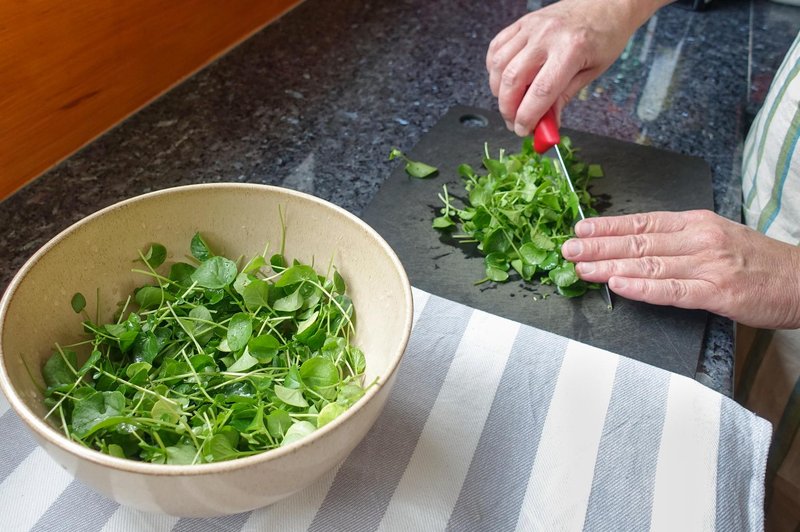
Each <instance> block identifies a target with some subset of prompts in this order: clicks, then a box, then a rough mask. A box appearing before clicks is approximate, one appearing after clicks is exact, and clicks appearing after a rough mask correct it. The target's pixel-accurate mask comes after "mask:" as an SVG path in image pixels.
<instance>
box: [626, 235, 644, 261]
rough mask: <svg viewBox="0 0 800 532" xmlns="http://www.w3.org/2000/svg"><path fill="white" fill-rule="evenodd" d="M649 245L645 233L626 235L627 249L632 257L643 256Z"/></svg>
mask: <svg viewBox="0 0 800 532" xmlns="http://www.w3.org/2000/svg"><path fill="white" fill-rule="evenodd" d="M648 249H649V245H648V242H647V238H646V237H645V235H641V234H636V235H631V236H629V237H628V250H629V251H630V253H631V255H632V256H634V257H644V256H646V255H647V251H648Z"/></svg>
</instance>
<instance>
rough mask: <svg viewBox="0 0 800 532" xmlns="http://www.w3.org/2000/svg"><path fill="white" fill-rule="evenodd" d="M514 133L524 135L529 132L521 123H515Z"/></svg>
mask: <svg viewBox="0 0 800 532" xmlns="http://www.w3.org/2000/svg"><path fill="white" fill-rule="evenodd" d="M514 133H516V134H517V135H518V136H520V137H525V136H527V135H529V134H530V130H529V129H528V128H526V127H525V126H523V125H521V124H515V125H514Z"/></svg>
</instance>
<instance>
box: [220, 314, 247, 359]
mask: <svg viewBox="0 0 800 532" xmlns="http://www.w3.org/2000/svg"><path fill="white" fill-rule="evenodd" d="M252 334H253V322H252V320H251V319H250V315H249V314H245V313H244V312H239V313H237V314H234V315H233V317H232V318H231V321H230V322H229V323H228V333H227V335H226V337H225V339H226V340H227V341H228V347H229V348H230V350H231V351H238V350H240V349H244V347H245V346H246V345H247V342H249V341H250V336H251V335H252Z"/></svg>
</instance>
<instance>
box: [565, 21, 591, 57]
mask: <svg viewBox="0 0 800 532" xmlns="http://www.w3.org/2000/svg"><path fill="white" fill-rule="evenodd" d="M569 41H570V49H571V50H573V51H574V52H583V51H585V50H588V49H589V48H590V42H591V38H590V35H589V29H588V28H587V27H585V26H582V27H580V28H578V29H577V30H575V31H573V32H572V33H571V34H570V36H569Z"/></svg>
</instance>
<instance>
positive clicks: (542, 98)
mask: <svg viewBox="0 0 800 532" xmlns="http://www.w3.org/2000/svg"><path fill="white" fill-rule="evenodd" d="M665 3H668V2H667V1H665V0H602V1H599V0H561V1H560V2H557V3H555V4H551V5H549V6H547V7H544V8H542V9H539V10H537V11H534V12H532V13H528V14H527V15H525V16H523V17H522V18H520V19H519V20H517V21H516V22H514V23H513V24H512V25H510V26H508V27H507V28H506V29H504V30H503V31H501V32H500V33H498V34H497V36H496V37H495V38H494V39H493V40H492V42H491V44H490V45H489V51H488V53H487V55H486V68H487V69H488V71H489V85H490V87H491V89H492V94H494V95H495V96H496V97H497V99H498V104H499V106H500V113H501V114H502V115H503V118H504V119H505V121H506V126H508V128H509V129H511V130H513V131H514V132H516V134H517V135H520V136H526V135H530V133H531V132H532V131H533V129H534V128H535V126H536V124H537V123H538V122H539V119H540V118H541V117H542V115H544V113H545V112H546V111H547V110H548V109H550V108H551V107H553V106H555V111H556V117H559V121H560V115H561V109H562V108H563V107H564V105H565V104H566V103H567V101H569V99H570V98H572V97H573V96H574V95H575V94H576V93H577V92H578V91H579V90H580V89H581V88H583V87H584V86H585V85H587V84H588V83H589V82H591V81H592V80H594V79H595V78H596V77H597V76H599V75H600V74H601V73H602V72H604V71H605V70H606V69H607V68H608V67H609V66H610V65H611V64H612V63H613V62H614V61H615V60H616V59H617V57H618V56H619V54H620V53H622V50H623V49H624V48H625V44H626V43H627V42H628V39H629V38H630V36H631V35H633V33H634V32H635V31H636V29H637V28H638V27H639V26H640V25H641V24H642V23H643V22H644V21H645V20H647V18H649V17H650V16H651V15H652V14H653V13H654V12H655V11H656V10H657V9H658V8H659V7H660V6H661V5H663V4H665Z"/></svg>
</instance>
